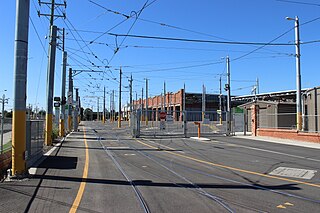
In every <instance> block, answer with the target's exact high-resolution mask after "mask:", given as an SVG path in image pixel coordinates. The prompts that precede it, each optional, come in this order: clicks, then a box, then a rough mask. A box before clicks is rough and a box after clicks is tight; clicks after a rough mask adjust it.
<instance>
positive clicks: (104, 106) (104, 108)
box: [102, 87, 106, 123]
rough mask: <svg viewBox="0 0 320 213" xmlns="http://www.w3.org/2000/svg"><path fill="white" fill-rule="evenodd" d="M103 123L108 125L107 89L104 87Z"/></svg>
mask: <svg viewBox="0 0 320 213" xmlns="http://www.w3.org/2000/svg"><path fill="white" fill-rule="evenodd" d="M102 121H103V123H106V87H103V117H102Z"/></svg>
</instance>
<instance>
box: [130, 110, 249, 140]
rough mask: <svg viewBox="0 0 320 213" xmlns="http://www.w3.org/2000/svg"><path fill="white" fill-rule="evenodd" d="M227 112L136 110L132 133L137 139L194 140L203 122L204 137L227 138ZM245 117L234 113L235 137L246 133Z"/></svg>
mask: <svg viewBox="0 0 320 213" xmlns="http://www.w3.org/2000/svg"><path fill="white" fill-rule="evenodd" d="M226 115H227V113H226V112H217V111H206V112H202V111H184V112H181V111H167V112H165V111H160V110H149V111H148V112H147V113H146V111H143V112H142V111H140V110H139V111H134V112H133V113H132V119H131V120H132V121H131V122H132V123H131V131H132V136H133V137H157V136H161V137H165V136H166V137H192V136H197V135H198V126H197V125H196V124H195V122H200V128H201V129H200V131H201V135H202V136H204V137H209V136H213V135H225V134H226V133H227V121H226V117H227V116H226ZM244 123H245V119H244V114H243V113H233V114H232V118H231V135H234V134H235V132H243V131H244V129H245V128H244Z"/></svg>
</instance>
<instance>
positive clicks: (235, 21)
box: [0, 0, 320, 109]
mask: <svg viewBox="0 0 320 213" xmlns="http://www.w3.org/2000/svg"><path fill="white" fill-rule="evenodd" d="M57 1H58V0H57ZM93 1H94V2H96V3H98V4H100V5H102V6H104V7H106V8H108V9H111V10H114V11H118V12H121V13H123V14H128V15H130V14H133V13H132V11H138V10H140V9H141V8H142V6H143V4H144V3H145V0H135V1H128V0H118V1H111V0H93ZM67 2H68V6H67V9H66V14H67V19H66V20H65V21H63V20H62V19H57V20H55V24H56V25H57V26H58V27H60V28H63V27H66V28H67V32H68V35H67V40H66V47H67V49H66V50H67V51H68V53H69V55H71V57H70V58H69V59H68V64H69V65H71V67H72V68H74V69H88V68H90V69H94V70H105V69H104V68H98V67H92V63H94V64H95V65H99V66H105V65H107V64H108V61H110V59H111V57H112V55H113V54H114V50H115V48H116V47H117V45H118V46H119V45H120V44H121V42H122V39H123V38H121V37H118V38H117V39H116V38H115V37H113V36H110V35H104V36H101V37H100V38H99V39H97V40H95V41H96V42H99V44H98V43H93V44H88V42H87V41H92V40H94V39H96V38H97V37H98V36H100V35H101V33H98V32H106V31H107V30H109V29H110V28H111V27H113V26H115V25H116V24H117V23H119V22H121V21H123V20H125V18H124V17H123V16H121V15H116V14H114V13H110V12H107V11H106V10H105V9H102V8H101V7H98V6H97V5H94V4H93V3H91V2H89V1H88V0H73V1H71V0H68V1H67ZM149 2H152V1H151V0H150V1H149ZM301 2H304V3H311V4H319V2H318V1H317V0H301ZM30 4H31V5H30V8H31V11H30V18H31V20H32V22H33V23H34V26H35V28H36V30H35V29H34V27H33V25H32V23H30V30H29V32H30V34H29V61H28V62H29V63H28V83H27V88H28V91H27V104H29V103H30V104H32V105H38V106H39V107H40V108H41V107H44V106H45V94H46V93H45V90H46V75H47V74H46V73H47V56H46V54H47V46H48V40H46V39H45V36H47V35H48V25H49V21H48V20H47V18H45V17H40V18H39V17H38V16H37V10H38V9H40V10H41V12H42V13H46V12H49V10H48V8H47V7H46V6H44V5H42V6H41V7H40V6H39V5H38V3H37V1H36V0H31V1H30ZM56 12H57V13H60V11H59V10H56ZM319 12H320V6H317V5H308V4H296V3H288V2H281V1H276V0H241V1H239V0H225V1H218V0H198V1H183V0H175V1H172V0H157V1H155V2H154V3H153V4H152V5H150V6H149V7H147V8H145V9H144V10H143V11H142V13H141V14H140V17H139V18H141V19H144V20H148V21H154V22H160V23H165V24H167V25H171V26H174V27H176V28H173V27H167V26H163V25H159V24H155V23H150V22H146V21H144V20H141V19H138V20H136V22H135V19H134V18H131V19H128V20H127V21H125V22H124V23H123V24H121V25H119V26H118V27H116V28H114V29H113V30H111V31H110V32H113V33H121V34H125V33H127V32H128V30H129V28H130V27H131V26H132V24H133V23H134V22H135V23H134V25H133V27H132V29H131V31H130V34H136V35H149V36H162V37H175V38H189V39H203V40H221V41H243V42H270V41H272V40H273V39H275V38H276V37H278V36H279V35H281V34H283V33H284V32H286V31H288V30H290V29H292V30H291V31H290V32H288V33H287V34H285V35H284V36H282V37H281V38H279V39H278V40H276V41H274V43H288V44H293V43H294V30H293V27H294V22H293V21H287V20H285V17H286V16H290V17H294V16H299V18H300V24H301V25H302V26H301V28H300V33H301V41H302V42H306V41H312V40H319V39H320V20H316V21H313V22H311V23H308V24H304V25H303V23H305V22H308V21H310V20H313V19H316V18H318V17H320V13H319ZM0 14H1V22H0V27H1V29H2V30H1V32H2V33H1V34H0V58H1V60H0V73H1V77H0V92H1V93H2V91H3V90H4V89H6V90H7V92H6V95H7V96H8V97H9V98H10V101H9V106H8V108H9V109H10V108H12V101H13V96H12V95H13V92H12V91H13V58H14V29H15V1H14V0H10V1H3V2H2V6H1V8H0ZM65 23H67V25H66V24H65ZM70 23H71V24H72V25H71V24H70ZM73 28H75V29H77V30H81V31H73V30H72V31H70V30H69V29H73ZM178 28H179V29H178ZM181 28H182V29H187V30H189V31H187V30H181ZM36 31H37V33H38V34H39V36H40V39H41V42H42V43H43V45H44V47H45V50H44V49H43V47H42V46H41V43H40V40H39V39H38V37H37V34H36ZM84 31H94V32H95V33H93V32H84ZM190 31H196V32H199V33H194V32H190ZM200 33H202V34H200ZM205 34H207V35H205ZM75 38H76V39H77V40H78V41H74V40H73V39H75ZM84 42H86V43H84ZM106 44H108V45H109V46H107V45H106ZM319 44H320V43H312V44H304V45H302V46H301V74H302V87H303V88H309V87H314V86H319V85H320V79H319V77H318V73H319V71H318V69H319V67H320V60H319V52H320V47H319ZM79 45H80V46H82V47H83V46H86V45H87V47H85V48H83V49H82V50H81V49H80V47H79ZM257 47H258V46H253V45H226V44H208V43H203V44H201V43H191V42H177V41H161V40H147V39H136V38H129V37H127V38H126V39H125V41H124V42H123V43H122V46H120V47H119V51H118V52H117V54H115V56H114V57H113V59H112V61H111V62H110V63H109V66H111V71H112V72H110V71H106V73H104V74H90V75H91V76H89V75H88V74H86V73H82V74H79V75H78V76H77V77H76V78H75V85H76V86H77V87H79V88H80V96H82V97H85V96H93V95H102V93H101V92H95V93H94V94H93V93H91V92H94V91H98V90H101V89H102V88H103V86H106V87H107V91H110V90H112V89H115V90H118V83H117V80H118V73H119V71H118V70H117V68H119V66H123V72H124V79H123V82H124V86H127V85H128V81H127V80H128V79H127V78H126V77H127V76H129V75H130V74H131V73H132V75H133V78H134V82H133V84H134V88H133V90H134V91H137V92H138V96H140V95H141V87H144V83H143V82H144V78H148V79H150V84H149V94H150V95H157V94H160V93H161V92H162V85H163V81H164V80H165V81H166V84H167V91H173V92H174V91H177V90H178V89H181V88H182V87H183V83H186V87H187V91H189V92H191V91H192V92H201V88H202V84H205V85H206V87H207V92H208V93H217V91H218V90H219V82H218V77H219V75H220V74H225V73H226V66H225V63H224V59H222V58H223V57H225V56H227V55H229V56H230V59H231V78H232V84H231V87H232V94H233V95H246V94H250V92H251V89H252V86H253V85H254V84H255V82H254V81H255V79H256V78H259V81H260V92H263V93H265V92H272V91H282V90H291V89H295V85H296V84H295V58H294V56H293V54H294V53H295V47H294V46H286V47H279V46H275V47H274V46H272V47H270V46H269V47H265V48H262V49H261V50H259V51H256V52H255V53H253V54H250V55H248V56H246V57H244V58H241V59H239V60H234V61H233V59H236V58H238V57H240V56H242V55H244V54H246V53H248V52H250V51H252V50H254V49H256V48H257ZM83 51H84V52H85V53H84V52H83ZM74 53H75V54H74ZM92 53H93V54H94V55H95V56H97V58H95V57H94V55H93V54H92ZM215 62H221V63H216V64H213V65H207V66H198V65H202V64H208V63H215ZM186 66H191V68H184V69H171V68H181V67H186ZM166 69H167V70H166ZM170 69H171V70H170ZM107 78H108V79H111V78H117V80H106V79H107ZM102 79H104V80H102ZM60 81H61V51H60V50H58V51H57V62H56V72H55V96H60V88H61V83H60ZM225 82H226V78H225V75H223V84H225ZM99 86H100V88H96V87H99ZM123 90H124V91H125V92H124V93H123V103H125V102H127V101H128V99H129V98H128V95H129V93H128V92H126V91H128V89H126V88H123ZM107 97H108V99H107V100H108V101H109V95H108V96H107ZM134 97H135V95H134ZM83 103H84V104H85V105H84V106H85V107H87V106H92V105H96V99H90V98H86V100H84V101H83ZM107 106H109V104H107ZM44 108H45V107H44Z"/></svg>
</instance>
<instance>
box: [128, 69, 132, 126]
mask: <svg viewBox="0 0 320 213" xmlns="http://www.w3.org/2000/svg"><path fill="white" fill-rule="evenodd" d="M129 82H130V115H129V126H131V115H132V105H133V102H132V75H131V77H130V80H129Z"/></svg>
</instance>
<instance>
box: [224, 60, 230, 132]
mask: <svg viewBox="0 0 320 213" xmlns="http://www.w3.org/2000/svg"><path fill="white" fill-rule="evenodd" d="M226 60H227V61H226V62H227V85H226V87H225V89H226V90H227V91H228V98H227V134H226V135H227V136H230V135H231V86H230V58H229V56H227V58H226Z"/></svg>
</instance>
